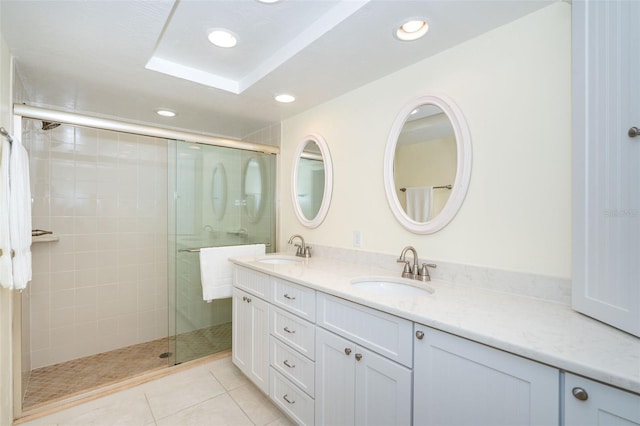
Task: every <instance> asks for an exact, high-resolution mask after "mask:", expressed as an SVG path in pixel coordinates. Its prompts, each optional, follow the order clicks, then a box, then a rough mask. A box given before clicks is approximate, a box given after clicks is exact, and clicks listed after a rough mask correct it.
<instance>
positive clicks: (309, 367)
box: [271, 337, 315, 397]
mask: <svg viewBox="0 0 640 426" xmlns="http://www.w3.org/2000/svg"><path fill="white" fill-rule="evenodd" d="M271 367H272V368H274V369H276V370H277V371H278V372H279V373H280V374H282V375H283V376H284V377H286V378H287V379H289V380H290V381H291V382H292V383H293V384H295V385H296V386H297V387H299V388H300V389H302V390H303V391H305V392H306V393H307V394H308V395H309V396H311V397H313V396H314V394H315V363H314V362H313V361H311V360H309V359H308V358H305V357H304V356H302V355H300V354H299V353H298V352H296V351H294V350H293V349H291V348H290V347H289V346H287V345H285V344H284V343H282V342H281V341H280V340H278V339H277V338H275V337H271Z"/></svg>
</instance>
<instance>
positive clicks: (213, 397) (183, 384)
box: [21, 356, 293, 426]
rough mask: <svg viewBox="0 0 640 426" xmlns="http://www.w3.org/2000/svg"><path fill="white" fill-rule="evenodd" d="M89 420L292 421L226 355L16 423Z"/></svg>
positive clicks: (220, 424)
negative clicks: (43, 415) (46, 414)
mask: <svg viewBox="0 0 640 426" xmlns="http://www.w3.org/2000/svg"><path fill="white" fill-rule="evenodd" d="M89 424H91V425H116V424H117V425H124V426H128V425H132V426H133V425H135V426H152V425H157V426H162V425H171V426H174V425H180V426H189V425H198V426H208V425H211V426H225V425H248V426H251V425H269V426H291V425H293V423H291V422H290V421H289V420H288V419H287V418H286V417H285V416H284V415H283V414H282V412H281V411H280V410H278V409H277V408H276V407H275V406H274V405H273V404H272V403H271V402H270V401H269V399H268V398H267V397H266V396H265V395H264V394H262V392H260V391H259V390H258V389H257V388H256V387H255V386H253V384H252V383H251V382H249V381H248V380H247V379H246V378H245V377H244V375H242V373H240V371H239V370H238V369H237V368H236V367H235V366H234V365H233V364H232V363H231V357H230V356H226V357H224V358H221V359H218V360H215V361H211V362H208V363H205V364H202V365H198V366H195V367H192V368H190V369H186V370H184V371H181V372H178V373H175V374H171V375H169V376H166V377H163V378H160V379H156V380H153V381H150V382H148V383H144V384H141V385H139V386H136V387H133V388H130V389H127V390H123V391H120V392H116V393H114V394H112V395H108V396H105V397H102V398H99V399H96V400H93V401H90V402H86V403H83V404H80V405H77V406H75V407H72V408H68V409H66V410H62V411H59V412H57V413H54V414H50V415H48V416H45V417H40V418H38V419H35V420H31V421H28V422H23V423H21V425H25V426H36V425H38V426H40V425H89Z"/></svg>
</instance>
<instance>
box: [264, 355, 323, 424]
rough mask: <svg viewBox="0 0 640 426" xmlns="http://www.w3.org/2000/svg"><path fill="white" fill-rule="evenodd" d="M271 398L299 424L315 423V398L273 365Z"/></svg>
mask: <svg viewBox="0 0 640 426" xmlns="http://www.w3.org/2000/svg"><path fill="white" fill-rule="evenodd" d="M270 379H271V380H270V383H271V389H270V390H269V396H270V397H271V400H272V401H273V402H274V403H275V404H276V405H277V406H278V407H280V409H281V410H283V411H284V412H286V413H287V414H288V415H289V416H291V418H292V419H293V420H294V421H295V422H296V423H297V424H299V425H313V424H314V417H315V416H314V400H313V398H311V397H310V396H309V395H307V394H305V393H304V392H302V391H301V390H300V389H298V388H297V387H296V386H295V385H294V384H293V383H291V382H290V381H289V380H287V379H285V378H284V377H283V376H282V375H281V374H280V373H278V372H277V371H276V370H275V369H274V368H273V367H271V370H270Z"/></svg>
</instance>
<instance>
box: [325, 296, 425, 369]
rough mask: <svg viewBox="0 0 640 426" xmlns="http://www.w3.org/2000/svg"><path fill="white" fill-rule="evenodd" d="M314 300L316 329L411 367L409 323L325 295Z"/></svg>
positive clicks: (411, 354)
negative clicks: (336, 335) (318, 327)
mask: <svg viewBox="0 0 640 426" xmlns="http://www.w3.org/2000/svg"><path fill="white" fill-rule="evenodd" d="M317 300H318V306H317V316H318V320H317V325H318V326H320V327H322V328H325V329H327V330H329V331H333V332H334V333H336V334H338V335H340V336H343V337H345V338H347V339H349V340H351V341H353V342H355V343H359V344H361V345H362V346H364V347H366V348H368V349H371V350H372V351H374V352H377V353H379V354H380V355H383V356H385V357H387V358H389V359H392V360H394V361H396V362H398V363H400V364H403V365H405V366H407V367H409V368H411V366H412V365H413V351H412V348H413V325H412V323H411V322H410V321H407V320H405V319H402V318H399V317H396V316H393V315H389V314H387V313H385V312H381V311H377V310H375V309H371V308H367V307H366V306H362V305H358V304H356V303H352V302H349V301H346V300H344V299H340V298H337V297H333V296H329V295H327V294H324V293H318V297H317Z"/></svg>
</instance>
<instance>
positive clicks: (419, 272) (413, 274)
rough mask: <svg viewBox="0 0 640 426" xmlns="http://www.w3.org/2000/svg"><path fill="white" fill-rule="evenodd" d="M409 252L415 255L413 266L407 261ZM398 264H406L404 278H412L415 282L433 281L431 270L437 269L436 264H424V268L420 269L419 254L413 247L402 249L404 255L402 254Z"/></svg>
mask: <svg viewBox="0 0 640 426" xmlns="http://www.w3.org/2000/svg"><path fill="white" fill-rule="evenodd" d="M408 251H410V252H411V254H413V265H410V264H409V261H408V260H406V256H407V252H408ZM398 263H404V269H403V270H402V277H403V278H411V279H413V280H420V281H431V275H429V268H437V265H436V264H435V263H423V264H422V267H420V268H418V252H417V251H416V249H414V248H413V247H411V246H406V247H405V248H403V249H402V253H400V257H398Z"/></svg>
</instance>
